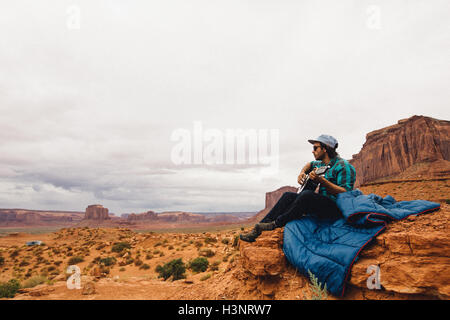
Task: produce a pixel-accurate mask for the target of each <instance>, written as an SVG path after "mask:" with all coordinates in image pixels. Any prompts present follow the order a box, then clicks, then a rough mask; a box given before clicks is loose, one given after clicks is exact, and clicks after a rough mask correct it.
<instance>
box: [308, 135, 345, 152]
mask: <svg viewBox="0 0 450 320" xmlns="http://www.w3.org/2000/svg"><path fill="white" fill-rule="evenodd" d="M308 142H309V143H311V144H314V143H315V142H321V143H323V144H324V145H326V146H329V147H330V148H333V149H336V148H337V147H338V142H337V140H336V139H335V138H334V137H332V136H329V135H327V134H321V135H320V136H319V137H318V138H317V139H315V140H308Z"/></svg>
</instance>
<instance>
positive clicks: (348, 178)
mask: <svg viewBox="0 0 450 320" xmlns="http://www.w3.org/2000/svg"><path fill="white" fill-rule="evenodd" d="M308 142H309V143H311V144H313V152H312V153H313V155H314V158H315V159H316V160H315V161H311V162H309V163H307V164H306V165H305V166H304V167H303V169H302V171H301V172H300V174H299V176H298V179H297V181H298V183H299V184H303V183H304V180H305V178H306V175H307V174H309V178H310V179H311V180H312V181H314V182H316V183H320V188H319V192H318V193H315V192H314V191H311V190H303V191H302V192H301V193H294V192H285V193H284V194H283V195H282V196H281V198H280V200H278V202H277V203H276V204H275V206H274V207H273V208H272V209H271V210H270V212H269V213H268V214H267V215H266V216H265V217H264V218H263V219H262V220H261V221H260V223H257V224H256V225H255V227H254V228H253V230H252V231H250V232H249V233H246V234H241V235H240V238H241V240H243V241H247V242H253V241H255V239H256V238H257V237H258V236H259V235H260V234H261V232H262V231H264V230H274V229H275V228H280V227H283V226H284V225H285V224H286V223H288V222H289V221H292V220H296V219H300V218H301V217H303V216H304V215H306V214H311V215H315V216H316V217H318V218H321V219H338V218H341V217H342V214H341V212H340V210H339V208H338V207H337V205H336V196H337V194H339V193H342V192H347V191H350V190H353V185H354V183H355V179H356V171H355V168H354V167H353V166H352V165H351V164H350V163H349V162H348V161H347V160H344V159H342V158H340V157H339V154H338V153H337V152H336V148H337V147H338V142H337V140H336V139H335V138H333V137H332V136H329V135H325V134H322V135H320V136H319V137H318V138H317V139H315V140H308ZM326 165H328V166H329V167H330V168H329V169H328V170H327V171H326V172H325V174H324V175H323V176H322V175H321V176H319V175H317V174H316V173H315V170H316V168H318V167H322V166H326Z"/></svg>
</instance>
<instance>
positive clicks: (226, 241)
mask: <svg viewBox="0 0 450 320" xmlns="http://www.w3.org/2000/svg"><path fill="white" fill-rule="evenodd" d="M222 243H223V244H229V243H230V239H228V238H224V239H222Z"/></svg>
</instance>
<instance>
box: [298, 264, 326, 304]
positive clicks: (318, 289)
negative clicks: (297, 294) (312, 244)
mask: <svg viewBox="0 0 450 320" xmlns="http://www.w3.org/2000/svg"><path fill="white" fill-rule="evenodd" d="M308 274H309V279H310V280H311V284H312V286H310V291H311V298H310V300H324V299H326V298H327V297H328V292H327V284H326V283H325V285H324V286H323V287H322V283H320V282H319V280H318V279H317V277H316V276H315V275H314V274H313V273H312V272H311V271H309V270H308ZM303 295H304V297H305V298H306V295H305V294H303ZM305 300H306V299H305Z"/></svg>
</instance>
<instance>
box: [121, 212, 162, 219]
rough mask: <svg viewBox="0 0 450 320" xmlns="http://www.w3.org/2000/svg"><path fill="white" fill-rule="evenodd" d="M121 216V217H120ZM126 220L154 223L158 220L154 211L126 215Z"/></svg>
mask: <svg viewBox="0 0 450 320" xmlns="http://www.w3.org/2000/svg"><path fill="white" fill-rule="evenodd" d="M122 216H123V215H122ZM126 219H127V221H129V222H138V221H155V220H157V219H158V214H157V213H155V212H154V211H147V212H144V213H138V214H136V213H130V214H127V215H126Z"/></svg>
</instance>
